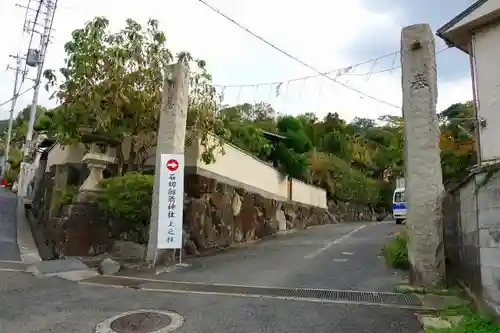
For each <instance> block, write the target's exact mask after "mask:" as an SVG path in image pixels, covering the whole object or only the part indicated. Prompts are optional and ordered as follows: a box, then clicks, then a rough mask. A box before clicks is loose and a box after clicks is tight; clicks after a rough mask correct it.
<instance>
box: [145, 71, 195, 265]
mask: <svg viewBox="0 0 500 333" xmlns="http://www.w3.org/2000/svg"><path fill="white" fill-rule="evenodd" d="M188 96H189V71H188V69H187V67H186V66H185V65H184V64H182V63H181V62H178V63H176V64H173V65H170V66H169V67H168V68H167V71H166V73H165V84H164V90H163V101H162V107H161V112H160V119H159V124H158V135H157V146H156V169H155V183H154V187H153V203H152V207H151V222H150V225H149V241H148V250H147V262H148V264H149V265H150V266H154V265H155V264H156V263H157V262H164V261H165V259H166V258H165V254H166V252H165V251H161V252H159V251H158V219H159V216H158V213H159V211H158V208H159V207H158V206H159V196H160V172H159V170H160V168H161V155H162V154H183V153H184V144H185V136H186V120H187V111H188ZM169 252H170V253H172V251H169Z"/></svg>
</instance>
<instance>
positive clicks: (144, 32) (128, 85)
mask: <svg viewBox="0 0 500 333" xmlns="http://www.w3.org/2000/svg"><path fill="white" fill-rule="evenodd" d="M108 26H109V21H108V20H107V19H106V18H104V17H96V18H95V19H94V20H92V21H90V22H88V23H87V24H85V26H84V27H83V28H81V29H77V30H75V31H73V33H72V35H71V36H72V38H71V40H70V41H69V42H67V43H66V45H65V48H64V49H65V51H66V59H65V62H64V67H62V68H61V69H60V70H59V72H60V74H61V76H62V80H61V82H60V83H59V84H57V76H56V72H55V71H54V70H47V71H45V73H44V76H45V78H46V79H47V82H48V84H47V88H50V87H54V88H55V94H54V95H55V96H56V97H57V99H58V101H59V102H60V103H61V106H60V107H59V112H58V117H57V118H58V119H57V122H58V124H57V128H58V132H57V135H58V138H59V139H60V140H61V142H62V143H64V144H70V143H73V142H76V141H80V140H81V136H82V134H83V132H84V131H82V129H84V128H87V129H92V130H93V131H94V132H97V133H101V134H105V135H107V136H109V137H111V138H114V139H117V140H118V141H119V142H122V141H123V139H124V138H126V137H128V138H130V139H131V150H130V154H129V156H126V157H125V156H121V155H122V154H120V153H121V152H122V149H118V152H119V156H118V158H119V162H120V169H122V170H134V169H136V168H137V167H139V166H140V165H141V163H143V162H144V161H145V160H146V158H147V155H148V154H149V152H150V150H151V149H152V148H153V147H154V146H155V144H156V135H155V133H156V131H157V124H158V117H159V113H160V108H161V101H162V91H163V85H164V81H165V77H164V75H165V71H166V68H167V65H168V64H169V63H171V62H172V61H173V60H174V56H173V55H172V54H171V52H170V51H169V49H168V48H167V46H166V37H165V34H164V33H163V32H162V31H161V30H160V29H159V24H158V21H156V20H149V21H148V22H147V25H146V26H142V25H140V24H139V23H137V22H135V21H133V20H131V19H128V20H126V24H125V27H124V28H123V29H122V30H120V31H118V32H111V31H109V29H108ZM177 60H178V61H183V62H185V63H186V64H187V65H189V66H190V67H191V69H192V70H191V78H190V80H191V82H190V83H191V87H190V88H191V89H190V99H189V113H188V115H189V117H190V119H189V120H188V123H189V124H190V131H189V133H190V134H189V135H190V138H193V137H200V136H201V138H202V143H203V144H204V145H205V148H207V151H208V153H209V155H211V153H212V152H213V149H214V148H215V147H212V146H210V142H211V141H210V140H208V139H207V136H208V133H209V132H217V130H218V129H220V128H221V127H219V128H218V127H217V124H218V123H217V119H216V117H215V111H216V108H217V103H216V99H215V90H214V88H213V87H212V85H211V84H210V81H211V76H210V75H209V74H208V73H207V71H206V68H205V65H206V64H205V62H204V61H202V60H196V59H193V58H192V57H191V55H190V54H189V53H185V52H183V53H180V54H178V55H177ZM56 85H57V86H56ZM220 132H221V134H223V133H224V131H220ZM119 148H121V147H119ZM204 157H206V156H204ZM207 160H213V156H212V157H211V156H209V157H207ZM124 164H125V165H126V168H122V166H123V165H124Z"/></svg>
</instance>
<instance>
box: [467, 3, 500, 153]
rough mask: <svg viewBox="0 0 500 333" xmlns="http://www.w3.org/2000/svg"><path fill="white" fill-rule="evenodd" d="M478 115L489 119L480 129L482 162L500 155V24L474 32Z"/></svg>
mask: <svg viewBox="0 0 500 333" xmlns="http://www.w3.org/2000/svg"><path fill="white" fill-rule="evenodd" d="M498 1H500V0H498ZM473 48H474V56H475V69H476V85H477V92H478V96H477V98H478V100H479V109H478V115H479V116H480V117H482V118H484V119H485V120H486V122H487V127H486V128H483V129H481V131H480V143H481V159H482V161H488V160H494V159H498V158H500V145H499V144H498V140H499V138H500V136H499V134H498V133H499V132H498V131H499V129H500V65H499V59H500V24H496V25H493V26H489V27H487V28H484V29H481V30H480V31H477V32H476V33H475V36H474V38H473Z"/></svg>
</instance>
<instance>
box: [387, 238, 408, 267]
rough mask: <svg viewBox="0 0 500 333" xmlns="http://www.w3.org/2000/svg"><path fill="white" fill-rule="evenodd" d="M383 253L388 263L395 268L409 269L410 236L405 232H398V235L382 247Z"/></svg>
mask: <svg viewBox="0 0 500 333" xmlns="http://www.w3.org/2000/svg"><path fill="white" fill-rule="evenodd" d="M382 254H383V255H384V258H385V261H386V263H387V264H388V265H390V266H391V267H393V268H399V269H408V268H410V261H409V260H408V236H407V235H406V233H404V232H398V233H397V234H396V236H395V237H394V238H393V239H392V240H391V241H390V242H389V243H387V244H385V245H384V247H383V248H382Z"/></svg>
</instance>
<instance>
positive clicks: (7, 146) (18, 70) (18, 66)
mask: <svg viewBox="0 0 500 333" xmlns="http://www.w3.org/2000/svg"><path fill="white" fill-rule="evenodd" d="M11 57H12V58H15V59H16V67H15V68H13V67H11V66H8V67H7V69H10V70H14V71H15V72H16V77H15V79H14V93H13V95H12V102H11V106H10V116H9V129H8V130H7V138H6V139H5V152H4V162H3V167H2V178H4V177H5V171H6V169H7V166H8V163H9V152H10V139H11V136H12V123H13V122H14V110H15V108H16V102H17V97H18V94H19V92H18V91H17V86H18V83H19V73H21V71H22V70H21V57H19V55H16V56H11Z"/></svg>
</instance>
